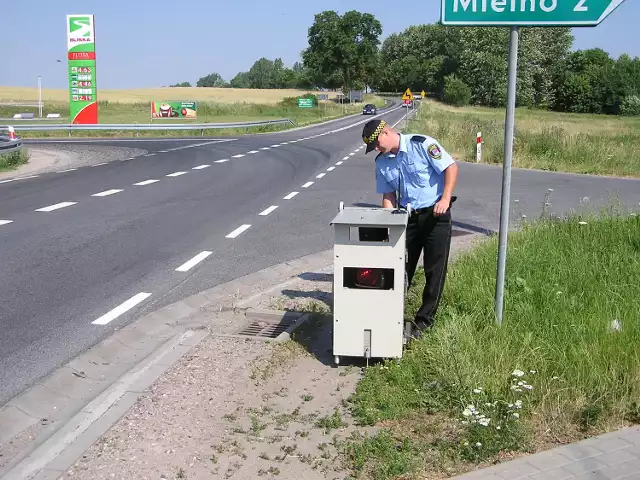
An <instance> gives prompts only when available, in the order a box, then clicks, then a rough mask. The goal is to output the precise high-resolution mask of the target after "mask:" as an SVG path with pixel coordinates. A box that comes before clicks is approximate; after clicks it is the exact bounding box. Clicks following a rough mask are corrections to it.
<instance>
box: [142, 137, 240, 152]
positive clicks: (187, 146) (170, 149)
mask: <svg viewBox="0 0 640 480" xmlns="http://www.w3.org/2000/svg"><path fill="white" fill-rule="evenodd" d="M234 140H235V138H230V139H229V140H212V141H210V142H204V143H194V144H193V145H184V146H182V147H175V148H167V152H175V151H176V150H184V149H185V148H195V147H202V146H204V145H211V144H212V143H222V142H232V141H234ZM153 141H154V142H155V141H156V140H155V139H154V140H153ZM168 141H170V140H168Z"/></svg>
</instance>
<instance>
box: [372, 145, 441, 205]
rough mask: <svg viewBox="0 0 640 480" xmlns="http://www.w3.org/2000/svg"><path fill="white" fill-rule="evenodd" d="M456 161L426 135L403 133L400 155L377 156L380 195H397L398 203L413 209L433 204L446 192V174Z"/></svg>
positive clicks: (377, 179) (377, 181) (377, 177)
mask: <svg viewBox="0 0 640 480" xmlns="http://www.w3.org/2000/svg"><path fill="white" fill-rule="evenodd" d="M453 163H454V160H453V158H452V157H451V155H449V153H448V152H446V151H445V149H444V148H442V146H441V145H440V144H439V143H438V142H437V141H436V140H435V139H433V138H431V137H428V136H426V135H416V134H414V135H405V134H400V148H399V149H398V153H397V154H395V155H394V154H393V153H391V152H387V153H381V154H379V155H378V156H377V157H376V188H377V191H378V193H380V194H384V193H393V192H398V204H399V205H401V206H403V207H405V206H406V205H407V204H408V203H411V208H412V209H418V208H427V207H431V206H432V205H434V204H435V203H436V202H437V201H438V200H439V199H440V197H441V196H442V192H443V191H444V171H445V170H446V168H447V167H449V166H450V165H452V164H453Z"/></svg>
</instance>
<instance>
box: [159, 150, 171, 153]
mask: <svg viewBox="0 0 640 480" xmlns="http://www.w3.org/2000/svg"><path fill="white" fill-rule="evenodd" d="M168 152H169V150H158V153H168Z"/></svg>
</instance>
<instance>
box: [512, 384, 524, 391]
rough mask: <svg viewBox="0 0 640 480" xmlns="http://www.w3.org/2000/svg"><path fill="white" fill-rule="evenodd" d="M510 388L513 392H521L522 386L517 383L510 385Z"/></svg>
mask: <svg viewBox="0 0 640 480" xmlns="http://www.w3.org/2000/svg"><path fill="white" fill-rule="evenodd" d="M511 390H513V391H514V392H521V391H522V388H520V387H519V386H517V385H511Z"/></svg>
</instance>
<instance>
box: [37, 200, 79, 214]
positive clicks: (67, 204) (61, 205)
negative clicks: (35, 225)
mask: <svg viewBox="0 0 640 480" xmlns="http://www.w3.org/2000/svg"><path fill="white" fill-rule="evenodd" d="M76 203H78V202H61V203H56V204H55V205H49V206H48V207H42V208H38V209H37V210H36V212H53V211H54V210H58V209H60V208H65V207H70V206H71V205H75V204H76Z"/></svg>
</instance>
